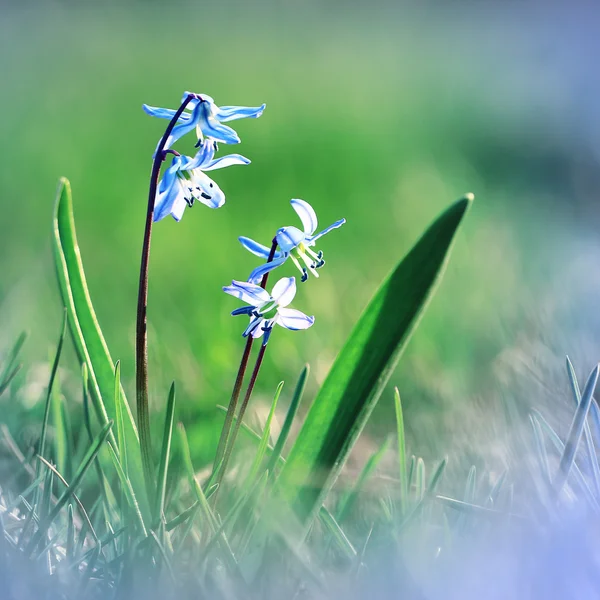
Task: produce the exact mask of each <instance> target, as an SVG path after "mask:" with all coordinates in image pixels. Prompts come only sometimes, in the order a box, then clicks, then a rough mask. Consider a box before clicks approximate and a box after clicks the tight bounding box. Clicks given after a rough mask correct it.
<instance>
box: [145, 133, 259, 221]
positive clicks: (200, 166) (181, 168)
mask: <svg viewBox="0 0 600 600" xmlns="http://www.w3.org/2000/svg"><path fill="white" fill-rule="evenodd" d="M214 156H215V145H214V142H212V141H208V140H205V141H204V143H203V144H202V146H200V149H199V150H198V152H197V153H196V156H194V158H190V157H189V156H179V155H175V156H174V157H173V161H172V162H171V166H170V167H169V168H168V169H167V170H166V171H165V173H164V175H163V178H162V179H161V181H160V183H159V184H158V192H157V194H156V202H155V203H154V221H160V220H161V219H164V218H165V217H166V216H167V215H169V214H170V215H171V216H172V217H173V218H174V219H175V220H176V221H180V220H181V217H182V216H183V211H184V210H185V208H186V206H189V207H192V206H193V205H194V202H195V201H196V200H197V201H198V202H202V204H206V206H209V207H210V208H219V207H220V206H223V204H224V203H225V194H224V193H223V192H222V191H221V188H219V186H218V185H217V184H216V183H215V182H214V181H213V180H212V179H211V178H210V177H208V175H206V174H205V173H204V171H212V170H214V169H222V168H223V167H228V166H230V165H247V164H248V163H249V162H250V161H249V160H248V159H247V158H245V157H243V156H240V155H239V154H229V155H228V156H222V157H221V158H216V159H215V158H214Z"/></svg>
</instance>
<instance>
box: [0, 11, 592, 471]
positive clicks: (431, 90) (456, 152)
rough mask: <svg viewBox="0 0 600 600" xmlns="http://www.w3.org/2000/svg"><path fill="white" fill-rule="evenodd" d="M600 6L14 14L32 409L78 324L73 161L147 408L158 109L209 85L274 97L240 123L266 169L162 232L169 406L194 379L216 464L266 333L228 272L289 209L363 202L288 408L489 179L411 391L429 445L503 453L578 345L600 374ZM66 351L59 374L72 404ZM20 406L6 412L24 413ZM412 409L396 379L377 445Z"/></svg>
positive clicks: (157, 236) (228, 97) (22, 275)
mask: <svg viewBox="0 0 600 600" xmlns="http://www.w3.org/2000/svg"><path fill="white" fill-rule="evenodd" d="M0 5H1V4H0ZM593 17H594V14H593V9H586V8H585V7H584V6H583V5H582V6H581V7H578V6H577V5H576V4H570V5H569V6H568V7H567V6H566V5H565V6H564V7H560V6H558V5H556V6H554V5H553V6H551V5H549V4H546V3H535V2H525V3H499V2H497V3H489V2H488V3H473V2H466V1H465V2H452V3H438V2H427V3H408V2H406V3H404V4H402V3H395V2H390V3H385V2H375V3H369V4H365V3H341V2H332V3H316V2H315V3H311V2H305V3H292V2H284V1H281V2H262V3H241V2H240V3H234V2H221V3H219V5H218V6H216V5H215V3H202V2H195V3H190V2H187V3H183V2H169V3H160V2H145V3H142V2H139V3H134V2H128V3H125V4H122V3H119V4H117V3H111V2H104V3H86V2H84V3H77V4H75V3H72V4H71V3H64V2H62V3H61V2H57V3H52V2H30V3H27V2H25V3H21V4H20V5H19V7H16V6H12V5H11V4H5V5H2V17H1V19H0V69H1V78H2V86H1V92H0V136H1V138H2V140H3V151H2V160H1V161H0V194H1V195H0V198H1V199H0V202H1V206H2V209H3V210H2V216H3V218H2V219H1V220H0V269H1V273H2V277H1V279H0V326H1V329H0V331H1V335H0V347H5V348H6V347H8V346H9V344H10V343H11V342H12V341H13V340H14V338H15V337H16V335H17V334H18V332H19V331H21V330H22V329H27V330H28V331H29V332H30V334H31V335H30V338H29V342H28V344H27V347H26V352H25V357H26V359H27V363H28V364H29V368H28V369H27V372H26V373H24V374H23V376H22V381H21V384H23V383H24V384H25V385H20V386H19V391H18V393H16V398H17V399H18V400H19V401H20V402H21V403H22V405H23V406H25V408H26V410H27V411H31V413H32V414H38V413H39V411H40V410H41V404H40V400H41V397H42V391H43V386H44V385H45V383H46V377H47V367H45V366H44V363H45V362H46V361H47V359H48V356H49V355H50V353H51V352H52V351H53V350H52V348H53V345H54V344H55V339H56V337H57V333H58V329H59V325H60V318H61V311H60V302H59V296H58V293H57V288H56V285H55V282H54V271H53V263H52V254H51V246H50V221H51V214H52V206H53V201H54V192H55V188H56V185H57V181H58V177H59V176H61V175H64V176H67V177H68V178H69V179H70V180H71V183H72V186H73V192H74V201H75V211H76V223H77V228H78V235H79V241H80V245H81V251H82V256H83V261H84V265H85V268H86V273H87V277H88V283H89V287H90V291H91V295H92V299H93V301H94V304H95V307H96V310H97V314H98V318H99V321H100V324H101V326H102V328H103V331H104V333H105V336H106V339H107V341H108V344H109V347H110V349H111V352H112V356H113V358H115V359H116V358H119V359H121V361H122V366H123V378H124V383H125V386H126V389H127V390H128V392H129V397H130V398H132V397H133V379H134V363H133V339H134V327H135V305H136V295H137V279H138V268H139V259H140V249H141V240H142V232H143V222H144V215H145V205H146V196H147V187H148V175H149V171H150V166H151V155H152V152H153V150H154V147H155V145H156V141H157V139H158V138H159V136H160V135H161V134H162V129H161V128H163V127H164V126H165V124H166V123H165V122H163V121H159V120H156V119H151V118H150V117H148V116H146V115H145V114H144V113H143V112H142V110H141V104H142V103H144V102H146V103H148V104H152V105H155V106H167V107H169V106H170V107H176V106H177V104H178V102H179V100H180V97H181V94H182V92H183V91H184V90H188V89H189V90H193V91H196V92H204V93H208V94H210V95H212V96H213V97H214V98H215V100H216V101H217V103H219V104H241V105H250V106H254V105H257V104H260V103H261V102H266V103H267V109H266V111H265V113H264V115H263V117H262V118H261V119H259V120H246V121H239V122H237V123H236V129H237V131H238V133H239V134H240V136H241V138H242V144H241V145H240V146H239V147H237V148H235V151H239V152H241V153H242V154H244V155H245V156H247V157H249V158H250V159H251V160H252V164H251V165H250V166H248V167H236V168H231V169H227V170H224V171H218V172H215V179H216V180H217V181H218V183H219V185H220V186H221V188H222V189H223V190H224V191H225V193H226V195H227V204H226V205H225V206H224V207H223V208H222V209H220V210H218V211H211V210H209V209H206V208H204V207H202V206H198V207H194V209H193V210H189V211H187V212H186V214H185V217H184V219H183V221H182V222H181V223H179V224H177V223H175V222H174V221H172V220H171V219H169V220H165V221H163V222H160V223H159V224H158V225H157V226H156V227H155V229H154V239H153V246H152V255H151V264H150V298H149V335H150V377H151V392H152V403H153V408H155V409H156V410H162V408H163V406H164V403H165V399H166V393H167V389H168V384H169V383H170V381H171V380H175V381H176V382H177V385H178V390H179V399H180V405H179V416H180V418H181V419H183V420H184V421H186V423H187V424H188V427H189V429H190V435H191V438H192V441H193V445H194V451H195V455H196V459H197V460H202V459H207V458H210V452H211V448H212V447H214V440H215V435H216V432H217V429H216V427H215V424H216V423H217V422H218V421H219V419H220V417H219V414H218V413H217V411H216V409H215V405H216V404H226V403H227V401H228V398H229V394H230V390H231V386H232V382H233V378H234V376H235V373H236V370H237V365H238V362H239V357H240V354H241V351H242V347H243V340H242V338H241V337H240V332H241V328H242V327H243V326H244V323H243V322H242V320H240V319H241V318H237V319H234V318H231V317H230V316H229V312H230V311H231V310H232V309H233V308H235V307H236V306H237V304H236V302H235V301H233V300H232V299H231V298H229V297H226V296H225V295H224V294H223V293H222V291H221V286H223V285H226V284H228V283H229V282H230V281H231V279H232V278H237V279H244V278H245V277H247V274H248V273H249V271H250V270H251V268H253V266H254V265H255V264H256V263H255V260H254V257H252V256H251V255H250V254H248V253H247V252H245V251H244V250H243V249H242V248H241V246H240V245H239V243H238V242H237V239H236V238H237V236H238V235H247V236H250V237H253V238H255V239H257V240H261V241H263V242H265V243H267V242H268V240H269V239H271V237H272V235H273V233H274V231H275V229H276V228H278V227H280V226H282V225H291V224H297V223H296V216H295V214H294V213H293V211H292V210H291V207H290V206H289V199H290V198H293V197H299V198H303V199H305V200H307V201H309V202H310V203H311V204H312V205H313V206H314V207H315V209H316V210H317V212H318V215H319V219H320V222H321V224H322V225H324V226H325V225H328V224H329V223H331V222H332V221H333V220H335V219H338V218H340V217H342V216H343V217H346V219H347V225H345V226H344V227H343V228H342V229H340V230H338V231H336V232H334V233H332V234H331V235H329V236H327V237H326V238H324V240H323V241H322V244H321V245H320V248H321V249H323V250H324V252H325V257H326V259H327V266H326V268H325V269H324V270H323V271H322V277H321V278H320V279H319V280H311V281H310V282H309V283H307V284H306V285H304V286H301V287H300V290H299V293H298V296H297V300H296V303H295V306H296V307H297V308H300V309H302V310H304V311H305V312H307V313H309V314H314V315H315V316H316V325H315V326H314V327H313V328H312V329H311V330H309V331H306V332H299V333H291V332H285V331H283V330H281V331H278V332H277V335H276V336H275V337H274V338H273V339H272V343H270V345H269V352H268V354H267V359H266V364H265V368H264V370H263V372H262V373H261V376H260V380H259V384H258V389H257V394H256V398H255V401H254V406H255V407H256V408H258V407H260V406H261V404H262V403H263V402H266V401H268V400H269V398H270V395H271V393H272V391H273V390H274V388H275V385H276V384H277V382H278V381H280V380H282V379H283V380H285V381H286V382H287V383H288V386H287V387H286V391H285V392H284V397H285V400H289V398H290V395H291V391H292V387H293V382H294V381H295V378H296V377H297V375H298V373H299V371H300V369H301V367H302V365H303V364H304V363H305V362H308V363H310V365H311V367H312V372H311V380H310V385H309V390H308V394H307V400H310V398H312V396H313V395H314V391H315V390H316V389H317V387H318V385H319V383H320V382H321V381H322V380H323V378H324V377H325V375H326V373H327V370H328V368H329V366H330V364H331V362H332V360H333V358H334V357H335V354H336V352H337V351H338V350H339V348H340V347H341V345H342V343H343V341H344V339H345V337H346V336H347V334H348V332H349V330H350V328H351V327H352V324H353V322H354V321H355V319H356V318H357V316H358V315H359V314H360V311H361V310H362V308H363V307H364V305H365V303H366V302H367V300H368V299H369V297H370V296H371V294H372V293H373V292H374V290H375V288H376V286H377V285H378V283H379V282H380V281H381V279H382V278H383V277H384V276H385V275H386V274H387V273H388V272H389V270H390V269H391V268H392V266H393V265H394V264H395V263H396V262H397V260H398V259H399V258H400V257H401V256H402V255H403V254H404V253H405V252H406V251H407V250H408V249H409V248H410V246H411V245H412V243H414V241H415V240H416V239H417V238H418V236H419V235H420V233H421V232H422V230H423V229H424V228H425V227H426V226H427V224H428V223H429V222H430V221H431V220H432V219H433V218H434V217H435V215H436V213H438V212H439V211H440V210H441V209H443V208H444V207H445V206H447V205H448V204H449V203H450V202H451V201H453V200H454V199H456V198H457V197H459V196H461V195H462V194H463V193H465V192H468V191H471V192H473V193H475V196H476V203H475V206H474V209H473V211H472V213H471V214H470V215H469V218H468V220H467V222H466V223H465V227H464V229H463V230H462V232H461V234H460V236H459V240H458V242H457V244H456V248H455V252H454V254H453V257H452V261H451V263H450V266H449V268H448V271H447V273H446V276H445V279H444V281H443V284H442V286H441V288H440V290H439V292H438V294H437V295H436V297H435V298H434V301H433V302H432V304H431V306H430V308H429V310H428V312H427V314H426V317H425V318H424V320H423V322H422V323H421V325H420V327H419V329H418V331H417V333H416V335H415V337H414V339H413V340H412V342H411V344H410V346H409V348H408V351H407V352H406V354H405V356H404V358H403V360H402V361H401V365H400V366H399V368H398V371H397V373H396V374H395V376H394V377H393V378H392V383H393V384H394V385H398V386H399V388H400V390H401V392H402V395H403V400H404V403H405V405H406V411H407V421H408V423H407V424H408V429H409V434H410V436H411V439H412V443H413V444H416V445H419V444H420V448H419V452H420V453H421V454H423V455H425V456H427V455H428V453H431V455H432V456H433V455H435V454H436V453H438V452H439V451H440V450H441V449H442V448H447V446H448V444H454V445H460V444H461V442H460V440H462V439H467V440H468V441H467V442H465V443H464V446H465V448H467V449H468V450H469V449H471V448H472V447H473V445H476V441H475V440H476V439H477V438H480V439H481V440H482V443H484V444H487V443H488V442H487V441H488V440H490V439H493V435H494V432H495V429H496V427H497V425H496V423H495V421H494V419H493V418H488V416H489V415H493V414H494V410H496V409H497V408H498V406H499V402H501V401H502V399H503V398H505V397H507V396H509V397H511V398H513V399H516V400H517V401H519V402H520V401H522V402H533V401H534V399H533V398H532V397H530V396H529V394H530V393H533V394H536V395H538V397H539V395H542V396H543V395H544V394H554V393H559V392H561V391H562V388H561V386H562V383H561V381H562V380H561V379H560V377H559V376H558V375H556V376H555V374H556V373H557V372H558V370H559V369H560V368H561V364H562V355H563V354H565V353H567V352H568V353H569V354H571V355H572V356H573V358H574V359H575V361H576V362H577V361H579V362H577V364H579V365H580V366H581V368H582V369H583V370H587V369H588V368H589V367H590V366H591V364H592V363H593V361H594V360H595V359H596V358H597V357H598V356H600V352H599V351H600V347H599V346H600V345H599V344H598V339H599V337H598V334H600V320H599V317H598V310H597V306H598V298H600V295H599V293H598V292H599V288H600V285H599V278H598V268H597V266H596V265H597V259H596V257H597V256H600V254H599V251H600V248H599V247H598V242H597V239H596V237H597V236H596V230H597V222H598V209H597V202H598V191H599V190H600V178H599V176H598V164H597V163H598V153H599V152H600V137H599V136H600V119H599V113H598V111H599V109H598V103H597V102H595V101H594V98H597V92H598V78H597V73H595V72H593V71H592V64H591V58H590V57H591V56H593V54H594V52H595V51H596V50H597V46H598V42H597V39H599V38H598V36H596V32H595V31H594V25H593V23H594V18H593ZM591 73H593V76H592V75H591ZM186 144H187V146H186ZM191 144H192V142H191V140H184V141H183V142H182V144H181V148H180V149H183V150H184V151H188V152H191V151H192V147H191ZM222 150H223V149H222ZM288 271H289V272H290V274H291V272H292V271H291V268H290V269H288ZM69 361H70V363H67V365H65V367H66V368H65V370H64V372H63V375H62V385H63V389H64V390H65V394H66V395H67V396H68V397H69V399H70V401H71V402H72V403H73V406H76V403H77V401H78V398H79V392H78V385H79V384H78V381H77V368H76V364H75V361H74V356H73V354H71V356H70V357H69ZM68 364H70V367H68ZM36 365H37V366H36ZM531 382H533V384H531ZM538 384H539V385H538ZM532 386H533V387H532ZM536 386H537V387H536ZM67 392H68V393H67ZM14 398H15V396H13V400H11V402H12V403H13V404H11V405H8V404H5V415H6V417H5V420H6V421H7V422H11V421H14V420H16V419H17V418H21V417H20V416H19V417H18V415H20V414H21V413H20V412H19V409H17V407H16V406H15V404H14V402H15V400H14ZM5 402H6V401H5ZM283 404H285V402H283ZM494 407H495V408H494ZM282 409H283V406H282ZM391 415H392V398H391V394H387V395H385V396H384V397H383V399H382V402H381V404H380V406H379V407H378V410H377V411H376V413H375V416H374V419H373V422H372V424H371V429H370V434H371V435H370V436H369V437H368V438H367V440H368V439H375V440H376V439H379V438H380V437H381V436H383V435H385V434H386V433H387V432H388V431H389V429H390V427H389V422H390V421H389V419H390V417H391ZM251 418H252V417H251ZM159 421H160V420H159V419H155V426H156V427H157V431H158V429H159V428H160V422H159ZM17 425H18V424H17ZM30 427H31V428H33V429H34V430H35V431H37V427H38V425H37V424H36V423H35V422H33V421H32V425H30ZM450 431H452V434H450ZM417 433H418V434H419V435H418V436H417ZM20 434H21V435H27V428H26V427H25V428H23V429H22V430H21V431H20ZM490 435H492V437H491V438H490ZM419 440H421V441H419ZM423 440H425V441H423ZM367 443H368V442H367ZM490 443H491V442H490ZM359 452H360V449H359Z"/></svg>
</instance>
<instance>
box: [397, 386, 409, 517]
mask: <svg viewBox="0 0 600 600" xmlns="http://www.w3.org/2000/svg"><path fill="white" fill-rule="evenodd" d="M394 407H395V409H396V431H397V435H398V467H399V474H400V511H401V512H402V513H405V512H406V510H407V508H408V477H407V473H406V441H405V438H404V413H403V412H402V402H401V401H400V391H399V390H398V388H397V387H395V388H394Z"/></svg>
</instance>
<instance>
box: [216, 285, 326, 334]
mask: <svg viewBox="0 0 600 600" xmlns="http://www.w3.org/2000/svg"><path fill="white" fill-rule="evenodd" d="M223 291H224V292H226V293H227V294H230V295H231V296H235V297H236V298H239V299H240V300H243V301H244V302H246V303H247V304H249V305H250V306H244V307H242V308H238V309H236V310H234V311H233V312H232V313H231V314H232V315H248V316H249V317H250V323H249V324H248V327H246V329H245V331H244V333H243V334H242V335H243V336H244V337H248V336H249V335H251V336H252V337H254V338H258V337H261V336H262V335H263V334H264V339H263V345H265V344H266V343H267V341H268V339H269V336H270V335H271V330H272V329H273V327H274V325H275V324H277V325H280V326H281V327H285V328H286V329H290V330H292V331H298V330H300V329H308V328H309V327H310V326H311V325H312V324H313V323H314V322H315V318H314V317H309V316H307V315H305V314H304V313H303V312H301V311H299V310H295V309H293V308H287V306H288V304H290V303H291V301H292V300H293V299H294V296H295V295H296V279H295V278H294V277H284V278H283V279H280V280H279V281H278V282H277V283H276V284H275V285H274V286H273V291H272V292H271V294H269V292H267V290H265V289H263V288H262V287H260V286H259V285H255V284H254V283H247V282H245V281H232V282H231V285H229V286H226V287H224V288H223Z"/></svg>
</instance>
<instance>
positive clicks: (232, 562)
mask: <svg viewBox="0 0 600 600" xmlns="http://www.w3.org/2000/svg"><path fill="white" fill-rule="evenodd" d="M177 432H178V434H179V445H180V448H181V454H182V458H183V462H184V465H185V468H186V471H187V475H188V480H189V483H190V487H191V488H192V490H193V491H194V493H195V494H196V499H197V500H198V502H199V504H200V510H201V511H202V513H203V515H204V518H205V520H206V522H207V524H208V526H209V529H210V533H211V534H212V535H213V536H214V535H216V533H217V531H218V530H219V522H218V521H217V519H216V517H215V515H214V513H213V511H212V509H211V507H210V504H209V503H208V500H207V499H206V496H205V495H204V491H203V490H202V486H201V485H200V484H199V483H198V480H197V479H196V475H195V473H194V466H193V464H192V457H191V454H190V447H189V444H188V441H187V435H186V433H185V428H184V426H183V424H182V423H178V424H177ZM219 547H220V548H221V552H222V554H223V557H224V559H225V563H226V565H227V566H228V570H229V572H230V574H231V575H232V577H233V580H234V581H235V582H236V584H237V585H238V586H246V583H245V581H244V578H243V576H242V573H241V571H240V567H239V565H238V563H237V560H236V558H235V556H234V554H233V552H232V551H231V547H230V545H229V542H228V541H227V538H226V537H225V533H224V532H222V531H221V533H220V534H219Z"/></svg>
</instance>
